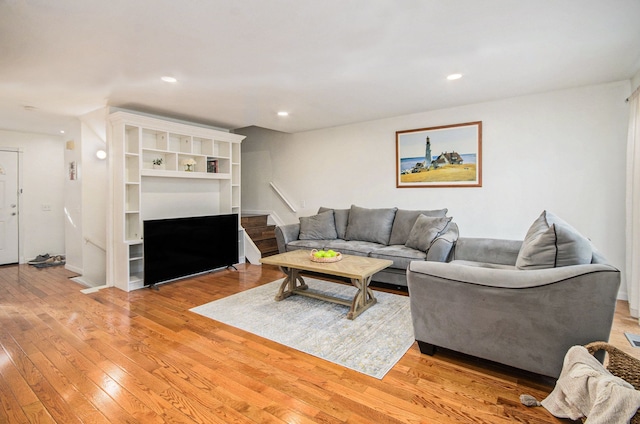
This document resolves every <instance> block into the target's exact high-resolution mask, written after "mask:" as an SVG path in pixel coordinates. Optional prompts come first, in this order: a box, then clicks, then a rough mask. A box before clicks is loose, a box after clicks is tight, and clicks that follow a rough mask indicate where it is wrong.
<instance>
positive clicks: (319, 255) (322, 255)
mask: <svg viewBox="0 0 640 424" xmlns="http://www.w3.org/2000/svg"><path fill="white" fill-rule="evenodd" d="M326 254H327V253H326V252H325V251H324V250H318V251H317V252H316V253H314V256H315V257H316V258H324V257H325V255H326Z"/></svg>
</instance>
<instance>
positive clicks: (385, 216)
mask: <svg viewBox="0 0 640 424" xmlns="http://www.w3.org/2000/svg"><path fill="white" fill-rule="evenodd" d="M397 210H398V208H388V209H367V208H361V207H359V206H355V205H351V210H350V211H349V224H348V225H347V233H346V236H345V239H346V240H358V241H368V242H371V243H380V244H384V245H388V244H389V237H390V235H391V227H392V225H393V218H394V217H395V215H396V211H397Z"/></svg>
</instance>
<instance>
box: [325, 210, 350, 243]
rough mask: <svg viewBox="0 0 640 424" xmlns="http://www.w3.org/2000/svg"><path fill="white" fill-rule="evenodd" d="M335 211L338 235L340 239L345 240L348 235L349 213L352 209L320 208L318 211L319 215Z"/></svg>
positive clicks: (334, 216) (334, 217)
mask: <svg viewBox="0 0 640 424" xmlns="http://www.w3.org/2000/svg"><path fill="white" fill-rule="evenodd" d="M331 210H332V211H333V219H334V220H335V221H336V232H337V233H338V238H339V239H343V240H344V238H345V237H346V234H347V224H348V223H349V211H350V209H331V208H325V207H320V209H318V213H322V212H326V211H331Z"/></svg>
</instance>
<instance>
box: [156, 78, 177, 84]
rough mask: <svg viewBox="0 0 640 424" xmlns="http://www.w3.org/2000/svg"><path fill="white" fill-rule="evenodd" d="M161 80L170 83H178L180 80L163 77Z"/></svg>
mask: <svg viewBox="0 0 640 424" xmlns="http://www.w3.org/2000/svg"><path fill="white" fill-rule="evenodd" d="M160 79H161V80H162V81H164V82H170V83H174V82H178V80H177V79H175V78H174V77H162V78H160Z"/></svg>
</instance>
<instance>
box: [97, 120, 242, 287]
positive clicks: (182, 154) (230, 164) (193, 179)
mask: <svg viewBox="0 0 640 424" xmlns="http://www.w3.org/2000/svg"><path fill="white" fill-rule="evenodd" d="M107 130H108V132H107V136H108V144H109V172H110V179H109V180H110V184H111V186H110V193H111V201H112V202H111V206H112V207H111V208H110V213H111V216H110V218H109V220H108V222H109V225H110V226H111V228H108V233H109V234H110V237H109V240H108V242H109V243H108V244H109V247H108V249H107V284H108V285H112V286H115V287H118V288H120V289H122V290H126V291H130V290H134V289H138V288H141V287H143V286H144V275H143V269H144V254H143V252H144V249H143V240H144V237H143V234H142V229H143V220H144V219H154V218H173V217H178V216H175V214H176V212H175V208H176V205H175V204H174V203H185V202H184V201H183V200H182V201H181V199H180V198H179V196H180V195H184V192H189V191H190V188H191V187H195V188H197V193H196V194H194V196H196V197H195V200H193V205H192V206H193V208H194V210H196V211H197V212H199V213H196V214H202V212H203V211H204V212H206V213H207V214H229V213H237V214H238V215H240V143H241V142H242V140H243V139H244V138H245V137H244V136H242V135H237V134H232V133H229V132H225V131H221V130H217V129H213V128H207V127H202V126H198V125H190V124H186V123H180V122H174V121H169V120H165V119H160V118H155V117H149V116H144V115H138V114H134V113H130V112H123V111H118V112H115V113H112V114H111V115H109V125H108V128H107ZM158 159H161V162H162V163H161V164H160V165H159V166H157V165H154V161H158ZM189 162H195V165H192V166H190V167H188V166H187V165H186V163H189ZM145 187H150V190H149V192H150V193H149V194H145V193H147V192H146V191H145ZM145 198H148V199H149V200H145ZM158 199H161V200H158ZM187 203H188V202H187ZM181 207H182V210H183V213H182V216H187V215H185V214H184V213H185V212H187V211H188V210H189V205H188V204H187V205H186V206H185V205H182V206H181ZM238 238H239V241H240V243H239V246H240V252H239V257H240V258H241V261H242V260H243V259H244V248H243V246H244V243H243V241H244V233H243V230H242V228H239V234H238Z"/></svg>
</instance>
